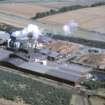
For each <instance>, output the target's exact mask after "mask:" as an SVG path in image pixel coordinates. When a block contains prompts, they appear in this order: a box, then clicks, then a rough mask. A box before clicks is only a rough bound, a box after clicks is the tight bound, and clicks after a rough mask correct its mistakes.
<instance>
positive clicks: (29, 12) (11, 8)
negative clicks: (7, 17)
mask: <svg viewBox="0 0 105 105" xmlns="http://www.w3.org/2000/svg"><path fill="white" fill-rule="evenodd" d="M47 10H49V8H47V7H42V6H38V5H36V4H32V3H30V4H24V3H15V4H14V3H5V4H0V12H4V13H9V14H13V15H17V16H23V17H27V18H30V17H32V16H34V15H35V14H36V13H38V12H44V11H47Z"/></svg>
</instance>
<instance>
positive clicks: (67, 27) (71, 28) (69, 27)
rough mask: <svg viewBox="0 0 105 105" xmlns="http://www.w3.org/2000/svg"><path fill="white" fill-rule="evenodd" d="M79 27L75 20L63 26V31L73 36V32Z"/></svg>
mask: <svg viewBox="0 0 105 105" xmlns="http://www.w3.org/2000/svg"><path fill="white" fill-rule="evenodd" d="M78 26H79V24H78V23H77V22H75V20H71V21H69V22H68V23H67V24H65V25H64V26H63V31H64V32H65V33H66V34H71V33H72V32H73V31H75V30H76V29H77V28H78Z"/></svg>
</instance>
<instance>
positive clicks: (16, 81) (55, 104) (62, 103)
mask: <svg viewBox="0 0 105 105" xmlns="http://www.w3.org/2000/svg"><path fill="white" fill-rule="evenodd" d="M4 69H5V68H3V69H1V68H0V80H1V81H0V105H68V103H69V101H70V98H71V92H70V91H71V90H70V89H67V88H65V87H63V86H62V87H61V86H58V85H56V84H54V82H51V81H50V82H51V83H47V81H45V80H44V79H41V77H39V78H40V80H39V79H38V77H37V78H36V77H35V76H32V75H29V74H28V75H27V74H24V73H22V72H16V71H12V70H11V69H7V70H8V71H6V70H4ZM7 102H8V104H6V103H7ZM15 102H16V103H18V104H15ZM9 103H10V104H9Z"/></svg>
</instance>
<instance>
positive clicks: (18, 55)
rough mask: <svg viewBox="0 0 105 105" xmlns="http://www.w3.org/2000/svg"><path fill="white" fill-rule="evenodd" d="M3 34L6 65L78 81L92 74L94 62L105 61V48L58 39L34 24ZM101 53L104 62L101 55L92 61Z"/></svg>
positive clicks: (1, 53)
mask: <svg viewBox="0 0 105 105" xmlns="http://www.w3.org/2000/svg"><path fill="white" fill-rule="evenodd" d="M1 34H5V35H6V38H5V35H2V38H0V39H1V40H0V56H1V57H0V63H1V64H3V65H5V66H10V67H13V68H19V69H20V70H24V71H29V72H33V73H36V74H39V75H42V76H46V77H48V78H53V79H56V80H61V81H64V82H66V83H70V84H71V85H77V84H80V82H81V81H83V80H85V79H89V78H91V72H92V71H93V68H92V66H93V67H94V68H95V67H99V68H102V67H103V65H104V64H103V62H104V59H103V57H101V56H102V54H101V53H103V52H105V51H104V50H100V49H98V48H90V47H87V46H84V45H80V44H77V43H73V42H69V41H65V40H60V39H54V38H53V37H51V36H49V35H47V34H42V33H41V32H40V30H39V28H38V27H37V26H35V25H32V24H31V25H28V27H26V28H24V29H23V30H20V31H16V32H13V33H12V34H11V35H9V34H7V33H3V32H2V33H1ZM7 36H8V37H7ZM93 55H94V56H93ZM97 55H98V56H99V57H100V60H101V61H102V59H103V61H102V63H101V64H98V62H97V59H96V60H95V61H96V63H92V62H93V61H92V58H91V57H94V58H96V57H95V56H97ZM90 56H91V57H90ZM103 56H104V55H103ZM89 58H91V59H89ZM88 59H89V60H88ZM89 64H91V66H90V65H89ZM92 64H93V65H92ZM100 65H101V66H100ZM103 68H104V67H103Z"/></svg>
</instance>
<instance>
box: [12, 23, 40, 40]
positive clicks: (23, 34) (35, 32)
mask: <svg viewBox="0 0 105 105" xmlns="http://www.w3.org/2000/svg"><path fill="white" fill-rule="evenodd" d="M29 33H31V34H32V36H33V37H32V38H33V39H35V40H37V39H38V38H39V35H41V32H40V30H39V27H38V26H37V25H33V24H29V25H28V26H27V27H26V28H24V29H23V30H21V31H15V32H13V33H12V36H14V37H16V38H17V39H19V38H20V39H25V38H27V39H28V34H29Z"/></svg>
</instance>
